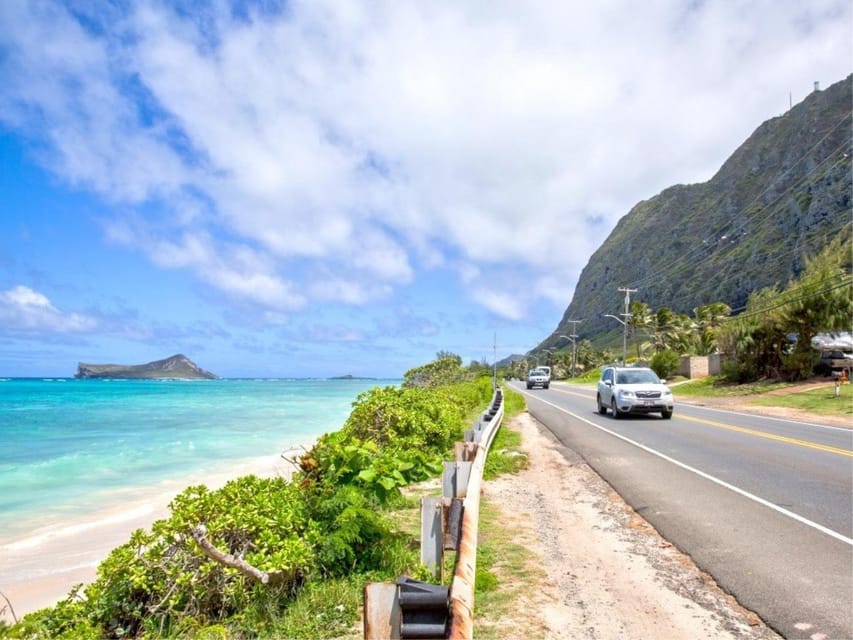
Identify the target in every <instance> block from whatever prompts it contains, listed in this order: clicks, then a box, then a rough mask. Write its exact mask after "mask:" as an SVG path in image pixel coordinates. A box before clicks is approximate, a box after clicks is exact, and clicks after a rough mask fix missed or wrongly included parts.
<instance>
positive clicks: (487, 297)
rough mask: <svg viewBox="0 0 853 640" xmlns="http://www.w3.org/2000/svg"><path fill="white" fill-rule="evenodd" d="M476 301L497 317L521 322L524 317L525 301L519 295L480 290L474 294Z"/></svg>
mask: <svg viewBox="0 0 853 640" xmlns="http://www.w3.org/2000/svg"><path fill="white" fill-rule="evenodd" d="M473 296H474V299H475V300H476V301H477V302H479V303H480V304H481V305H483V306H484V307H485V308H486V309H488V310H489V311H491V312H492V313H494V314H495V315H496V316H499V317H501V318H504V319H506V320H520V319H521V318H523V317H524V309H525V305H524V300H523V299H522V297H520V296H519V295H516V294H514V293H509V292H506V291H496V290H494V289H486V288H478V289H476V290H475V291H474V292H473Z"/></svg>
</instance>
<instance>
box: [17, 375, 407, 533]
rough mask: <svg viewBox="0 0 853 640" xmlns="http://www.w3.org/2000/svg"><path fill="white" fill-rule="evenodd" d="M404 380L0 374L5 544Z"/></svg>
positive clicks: (310, 427) (283, 446) (268, 450)
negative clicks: (97, 377) (98, 377)
mask: <svg viewBox="0 0 853 640" xmlns="http://www.w3.org/2000/svg"><path fill="white" fill-rule="evenodd" d="M397 384H399V381H396V380H198V381H175V380H168V381H155V380H74V379H21V378H11V379H6V378H4V379H2V380H0V545H2V544H6V543H10V542H13V541H15V540H19V539H21V538H22V537H25V536H27V535H29V534H30V533H32V532H33V531H34V530H35V529H37V528H42V527H45V526H48V527H50V526H57V525H61V523H63V522H69V521H77V520H79V519H80V518H81V517H84V518H85V516H86V514H87V513H92V512H96V511H102V510H103V509H104V508H109V507H120V506H121V504H122V501H124V500H127V498H128V496H130V495H132V494H134V492H138V491H140V490H142V489H146V488H152V487H157V486H162V485H164V484H167V483H168V484H169V485H170V486H171V485H174V484H175V482H177V483H178V485H179V486H180V481H181V479H182V478H187V479H189V478H198V477H204V476H205V475H209V474H212V473H221V472H222V471H223V470H227V469H229V468H235V469H236V468H239V466H240V463H241V462H247V461H249V460H251V459H257V458H261V457H266V456H278V455H280V454H281V453H282V452H284V451H286V450H288V449H291V448H293V447H296V446H300V445H306V444H310V443H311V442H312V441H314V440H315V439H316V438H317V437H319V436H320V435H322V434H323V433H328V432H332V431H336V430H337V429H339V428H340V427H341V426H342V425H343V423H344V422H345V420H346V418H347V416H348V415H349V413H350V410H351V408H352V403H353V402H354V401H355V399H356V398H357V396H358V395H359V394H360V393H361V392H363V391H367V390H369V389H371V388H373V387H376V386H386V385H397Z"/></svg>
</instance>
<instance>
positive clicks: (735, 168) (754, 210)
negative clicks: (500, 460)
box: [533, 76, 853, 351]
mask: <svg viewBox="0 0 853 640" xmlns="http://www.w3.org/2000/svg"><path fill="white" fill-rule="evenodd" d="M851 79H853V76H848V77H847V78H846V79H845V80H842V81H841V82H838V83H836V84H834V85H832V86H831V87H829V88H828V89H826V90H824V91H817V90H816V91H814V92H813V93H812V94H811V95H809V97H808V98H806V99H805V100H804V101H803V102H801V103H800V104H798V105H796V106H794V107H793V108H792V109H790V110H789V111H788V112H787V113H785V114H784V115H782V116H779V117H776V118H772V119H770V120H768V121H767V122H765V123H764V124H762V125H761V126H760V127H758V129H756V130H755V132H754V133H753V134H752V135H751V136H750V137H749V139H747V141H746V142H744V143H743V144H742V145H741V146H740V147H739V148H738V149H737V150H736V151H735V152H734V153H733V154H732V156H731V157H730V158H729V159H728V160H727V161H726V162H725V164H723V166H722V167H721V168H720V170H719V171H718V172H717V174H716V175H715V176H714V177H713V178H711V180H709V181H708V182H705V183H702V184H692V185H676V186H673V187H670V188H668V189H666V190H664V191H663V192H661V193H660V194H658V195H656V196H655V197H653V198H651V199H649V200H645V201H643V202H640V203H639V204H637V205H636V206H635V207H634V208H633V209H631V211H630V212H629V213H628V214H627V215H625V216H624V217H623V218H622V219H621V220H620V221H619V223H618V224H617V225H616V228H615V229H614V230H613V231H612V233H611V234H610V236H609V237H608V238H607V239H606V240H605V241H604V243H603V244H602V245H601V247H599V249H598V250H597V251H596V252H595V253H594V254H593V255H592V257H591V258H590V260H589V262H588V264H587V265H586V267H585V268H584V269H583V271H582V272H581V275H580V278H579V280H578V283H577V286H576V287H575V292H574V296H573V298H572V301H571V303H570V304H569V306H568V308H567V309H566V311H565V313H564V314H563V317H562V319H561V320H560V323H559V324H558V325H557V328H556V329H555V330H554V332H553V333H552V334H551V335H550V336H548V337H547V338H546V339H545V340H544V341H543V342H542V343H541V344H540V345H539V346H537V347H536V348H535V349H534V350H533V351H536V350H539V349H542V348H546V347H547V348H553V347H555V346H556V347H560V348H562V347H565V346H566V340H565V339H564V338H559V337H558V336H559V335H560V334H563V335H570V334H571V333H572V328H573V326H572V324H570V323H569V322H568V320H582V321H583V322H582V323H581V324H580V325H576V328H577V333H578V335H580V337H581V339H584V338H586V339H590V340H595V339H596V338H598V337H600V336H602V335H603V334H605V333H608V332H612V333H614V334H615V333H621V328H620V326H619V325H618V323H617V322H616V321H615V320H612V319H609V318H605V317H603V315H604V314H613V315H618V314H620V313H623V312H624V297H625V294H624V293H622V292H620V291H619V289H620V288H630V289H636V290H637V291H636V292H632V293H631V301H632V302H633V301H640V302H645V303H647V304H648V305H649V306H651V308H652V309H659V308H661V307H669V308H670V309H672V310H673V311H677V312H680V313H688V314H691V315H692V312H693V309H694V308H695V307H697V306H700V305H703V304H707V303H711V302H725V303H727V304H728V305H729V306H730V307H731V308H732V309H733V311H734V313H737V312H738V311H739V310H742V309H743V307H744V305H745V304H746V301H747V298H748V297H749V294H750V293H751V292H752V291H754V290H756V289H761V288H764V287H769V286H773V285H778V286H779V287H784V286H785V285H786V284H787V283H788V281H789V280H790V279H792V278H795V277H797V276H799V274H800V273H801V272H802V270H803V266H804V258H805V257H806V256H812V255H814V254H816V253H817V252H818V251H819V250H820V249H822V248H823V247H824V246H825V245H826V244H827V242H828V241H829V240H830V239H832V238H833V237H835V236H837V235H838V234H846V235H848V236H849V235H850V233H851V202H853V200H851V184H852V183H853V178H851V176H853V174H851V155H853V150H852V149H851V122H853V112H851V104H853V103H852V102H851V97H853V91H851Z"/></svg>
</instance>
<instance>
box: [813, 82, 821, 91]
mask: <svg viewBox="0 0 853 640" xmlns="http://www.w3.org/2000/svg"><path fill="white" fill-rule="evenodd" d="M814 90H815V92H817V91H820V80H815V81H814Z"/></svg>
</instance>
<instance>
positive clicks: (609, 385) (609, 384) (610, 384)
mask: <svg viewBox="0 0 853 640" xmlns="http://www.w3.org/2000/svg"><path fill="white" fill-rule="evenodd" d="M604 384H606V385H607V386H608V387H612V386H613V380H605V381H604Z"/></svg>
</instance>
